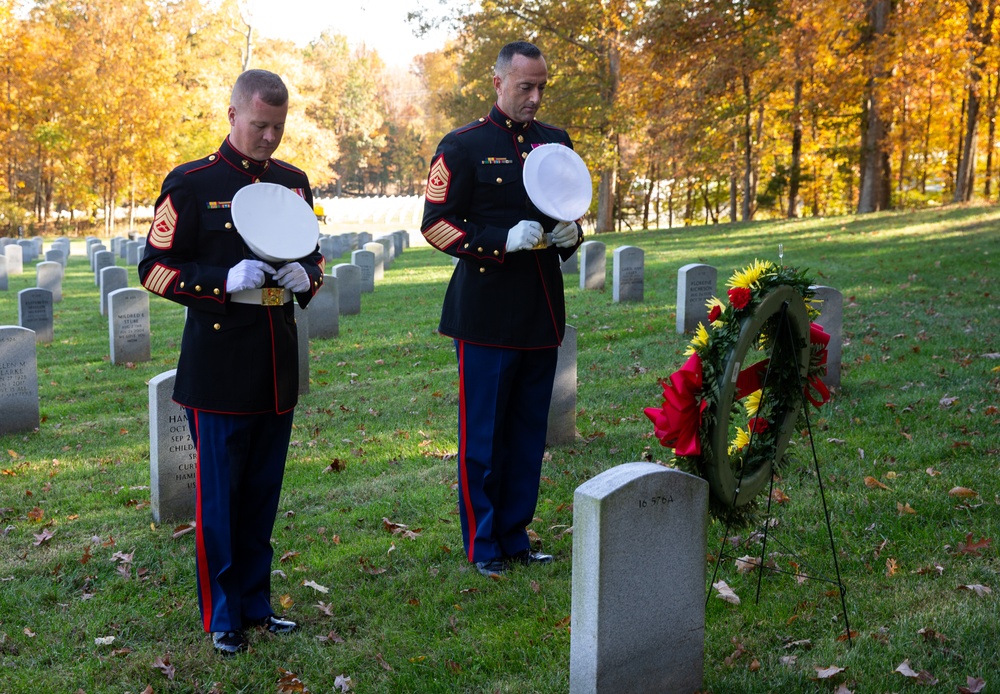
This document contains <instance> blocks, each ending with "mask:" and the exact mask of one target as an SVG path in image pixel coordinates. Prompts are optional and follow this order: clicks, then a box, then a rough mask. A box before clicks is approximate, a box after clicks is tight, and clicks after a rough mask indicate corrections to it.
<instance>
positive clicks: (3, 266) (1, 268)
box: [0, 254, 10, 292]
mask: <svg viewBox="0 0 1000 694" xmlns="http://www.w3.org/2000/svg"><path fill="white" fill-rule="evenodd" d="M9 288H10V281H9V280H8V279H7V256H5V255H2V254H0V291H4V292H5V291H7V290H8V289H9Z"/></svg>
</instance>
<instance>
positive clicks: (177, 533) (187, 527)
mask: <svg viewBox="0 0 1000 694" xmlns="http://www.w3.org/2000/svg"><path fill="white" fill-rule="evenodd" d="M194 529H195V524H194V523H184V524H183V525H178V526H177V527H176V528H174V532H173V533H172V534H171V535H170V539H172V540H176V539H177V538H179V537H183V536H184V535H187V534H188V533H189V532H191V531H192V530H194Z"/></svg>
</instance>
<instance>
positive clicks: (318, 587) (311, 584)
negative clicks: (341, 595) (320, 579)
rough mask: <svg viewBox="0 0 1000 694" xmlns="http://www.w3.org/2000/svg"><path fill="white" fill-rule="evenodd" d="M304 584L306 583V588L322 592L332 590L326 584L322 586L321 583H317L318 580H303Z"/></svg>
mask: <svg viewBox="0 0 1000 694" xmlns="http://www.w3.org/2000/svg"><path fill="white" fill-rule="evenodd" d="M302 585H304V586H305V587H306V588H312V589H313V590H317V591H319V592H320V593H329V592H330V589H329V588H327V587H326V586H321V585H320V584H318V583H316V581H302Z"/></svg>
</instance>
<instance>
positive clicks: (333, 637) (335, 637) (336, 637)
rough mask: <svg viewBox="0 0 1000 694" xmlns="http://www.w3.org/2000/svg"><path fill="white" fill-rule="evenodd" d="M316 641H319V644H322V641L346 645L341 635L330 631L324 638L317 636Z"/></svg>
mask: <svg viewBox="0 0 1000 694" xmlns="http://www.w3.org/2000/svg"><path fill="white" fill-rule="evenodd" d="M316 640H317V641H319V642H320V643H323V642H324V641H331V642H333V643H346V642H345V641H344V639H343V637H341V635H340V634H338V633H337V632H335V631H331V632H330V633H329V634H327V635H326V636H317V637H316Z"/></svg>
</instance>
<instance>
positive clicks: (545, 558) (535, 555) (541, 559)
mask: <svg viewBox="0 0 1000 694" xmlns="http://www.w3.org/2000/svg"><path fill="white" fill-rule="evenodd" d="M510 560H511V561H512V562H516V563H518V564H524V565H525V566H529V565H531V564H551V563H552V555H551V554H542V553H541V552H532V551H530V550H527V549H526V550H523V551H521V552H518V553H517V554H513V555H511V557H510Z"/></svg>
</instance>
